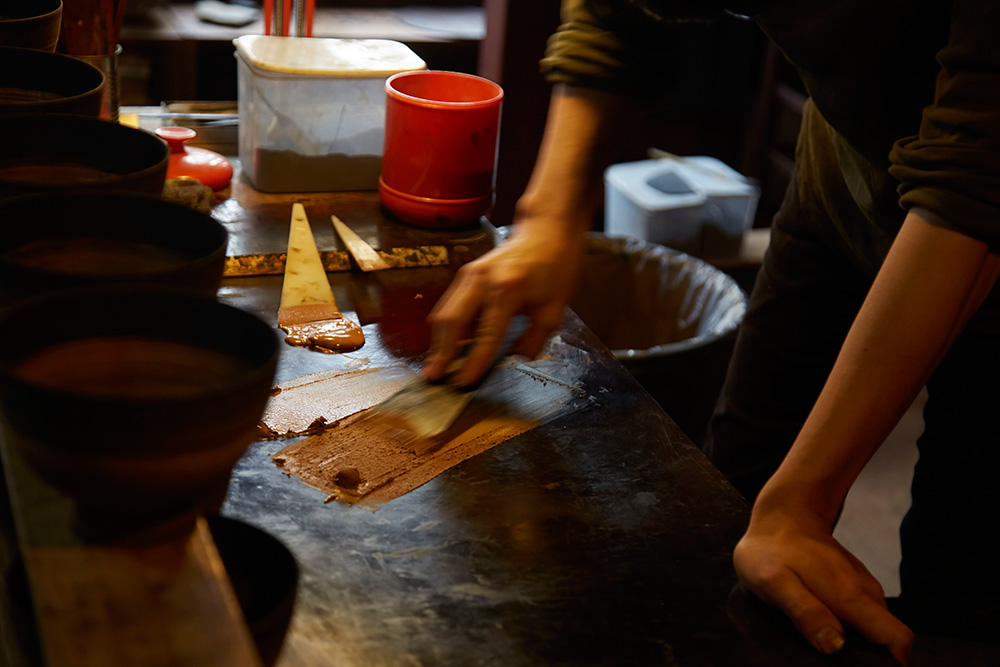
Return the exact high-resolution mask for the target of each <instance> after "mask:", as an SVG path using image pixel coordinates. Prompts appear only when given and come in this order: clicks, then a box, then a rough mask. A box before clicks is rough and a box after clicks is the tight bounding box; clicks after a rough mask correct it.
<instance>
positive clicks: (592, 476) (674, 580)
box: [136, 175, 996, 667]
mask: <svg viewBox="0 0 1000 667" xmlns="http://www.w3.org/2000/svg"><path fill="white" fill-rule="evenodd" d="M296 200H298V201H301V202H302V203H303V204H304V206H305V208H306V211H307V214H308V215H309V217H310V220H311V222H312V226H313V229H314V232H315V235H316V238H317V245H318V246H319V249H320V250H321V251H323V250H328V251H329V250H336V249H339V245H338V244H339V242H338V241H337V240H335V239H334V237H333V233H332V229H330V227H329V225H328V222H327V220H328V216H329V215H330V214H331V213H334V214H336V215H338V216H339V217H341V218H342V219H343V220H344V221H345V222H347V223H348V224H349V225H350V226H351V227H352V228H354V229H355V231H357V232H358V233H359V234H360V235H361V236H362V237H363V238H365V239H366V240H368V241H369V242H370V243H372V244H373V245H375V246H376V247H380V248H384V247H397V246H398V247H407V246H416V245H431V244H439V245H444V246H446V247H447V248H448V252H449V257H450V259H451V262H450V265H449V266H436V267H421V268H407V269H395V270H390V271H383V272H377V273H374V274H361V273H359V272H352V271H339V272H334V273H330V274H329V276H330V280H331V283H332V285H333V287H334V291H335V294H336V297H337V299H338V303H339V304H340V306H341V308H342V309H343V310H344V311H345V313H346V314H347V315H348V316H349V317H352V318H355V319H357V320H358V321H360V322H361V324H362V325H363V328H364V331H365V335H366V338H367V343H366V345H365V347H363V348H362V349H361V350H359V351H357V352H355V353H351V354H350V355H323V354H318V353H314V352H310V351H308V350H305V349H301V348H293V347H286V348H283V350H282V358H281V362H280V365H279V370H278V378H277V381H279V382H280V381H283V380H288V379H292V378H296V377H299V376H301V375H303V374H306V373H310V372H315V371H319V370H325V369H340V368H349V367H357V365H358V364H365V365H369V366H372V367H378V366H385V365H390V364H394V363H398V362H399V361H400V360H402V361H405V362H409V363H411V364H414V365H416V364H418V363H419V359H420V355H421V354H422V352H423V348H424V346H425V345H426V340H427V339H426V327H425V323H424V318H425V317H426V313H427V311H428V310H429V309H430V307H431V306H432V305H433V303H434V301H435V300H436V298H437V296H438V295H440V294H441V293H442V291H443V290H444V288H445V287H446V286H447V284H448V282H449V281H450V279H451V276H452V273H453V271H454V269H455V268H456V267H457V265H459V264H461V263H462V262H465V261H468V260H469V259H470V258H473V257H475V256H478V255H479V254H481V253H482V252H485V251H486V250H487V249H488V248H489V247H491V246H492V245H493V244H494V243H495V242H496V241H495V239H496V236H495V233H494V231H493V230H492V228H490V227H489V225H488V224H486V223H485V222H484V223H481V224H477V225H474V226H471V227H470V228H467V229H461V230H452V231H446V232H444V231H431V230H423V229H417V228H414V227H409V226H406V225H403V224H401V223H398V222H395V221H394V220H392V219H391V218H389V217H388V216H387V215H386V214H385V213H384V212H383V210H382V209H381V208H380V206H379V204H378V200H377V195H376V194H375V193H345V194H309V195H301V196H293V195H262V194H260V193H256V192H255V191H253V189H252V188H251V187H250V186H249V185H248V184H247V183H246V182H244V181H243V180H242V177H241V176H239V175H238V176H237V180H236V182H235V183H234V185H233V187H232V189H231V190H229V191H225V192H223V193H222V194H221V196H220V197H219V199H218V201H217V204H216V206H215V208H214V210H213V214H214V215H215V217H216V218H217V219H219V220H220V221H222V222H223V223H224V224H225V225H226V226H227V228H228V229H229V231H230V233H231V246H230V254H234V255H239V254H245V253H248V252H252V253H264V254H266V253H281V252H283V251H284V248H285V241H286V234H287V220H288V218H289V216H290V210H291V203H292V201H296ZM280 285H281V276H280V275H270V276H249V277H233V278H228V279H226V281H225V284H224V286H223V288H222V289H221V290H220V293H219V296H220V298H221V299H222V300H223V301H226V302H229V303H232V304H234V305H236V306H238V307H241V308H244V309H247V310H249V311H251V312H254V313H256V314H257V315H259V316H260V317H262V318H263V319H265V320H266V321H269V322H271V323H272V324H274V323H275V315H276V311H277V307H278V298H279V293H280ZM416 294H420V295H422V297H423V298H420V299H417V298H415V295H416ZM559 339H560V341H561V344H562V345H565V346H568V347H571V348H573V349H575V350H578V351H579V352H580V355H579V357H578V361H576V362H574V363H576V364H577V368H576V370H577V371H578V375H579V378H580V386H581V387H582V388H583V389H584V391H585V393H586V395H587V405H586V406H585V407H584V408H583V409H580V410H577V411H576V412H573V413H572V414H570V415H568V416H566V417H563V418H559V419H556V420H554V421H551V422H549V423H545V424H543V425H541V426H539V427H537V428H535V429H533V430H531V431H528V432H527V433H523V434H522V435H520V436H518V437H516V438H514V439H511V440H508V441H507V442H504V443H501V444H500V445H497V446H496V447H494V448H492V449H490V450H489V451H487V452H485V453H483V454H480V455H479V456H476V457H474V458H472V459H469V460H467V461H465V462H463V463H461V464H459V465H457V466H456V467H454V468H451V469H449V470H448V471H446V472H445V473H443V474H441V475H439V476H438V477H436V478H434V479H433V480H431V481H430V482H428V483H427V484H425V485H423V486H421V487H419V488H417V489H416V490H414V491H412V492H410V493H408V494H405V495H403V496H401V497H399V498H396V499H395V500H392V501H390V502H388V503H386V504H384V505H383V506H381V507H380V508H379V509H378V510H377V511H372V510H371V509H366V508H363V507H357V506H355V507H349V506H346V505H342V504H339V503H336V502H332V503H325V502H324V500H325V498H326V496H325V494H324V493H323V492H321V491H318V490H316V489H314V488H312V487H309V486H306V485H305V484H303V483H302V482H301V481H299V480H298V479H296V478H294V477H290V476H288V475H285V474H283V473H282V472H281V471H280V470H279V469H278V468H277V467H276V466H275V465H274V463H273V461H272V460H271V458H270V456H271V455H272V454H274V453H275V452H276V451H278V449H280V448H281V447H283V446H284V445H285V444H287V443H285V442H281V441H260V442H255V443H253V444H251V446H250V447H249V449H248V451H247V454H246V455H245V457H244V458H243V459H242V460H241V461H240V462H239V463H238V464H237V466H236V468H235V470H234V473H233V478H232V483H231V486H230V489H229V494H228V496H227V499H226V502H225V505H224V507H223V514H225V515H227V516H230V517H232V518H237V519H240V520H242V521H245V522H247V523H250V524H253V525H256V526H258V527H260V528H263V529H264V530H266V531H267V532H269V533H271V534H272V535H274V536H275V537H277V538H279V539H281V540H282V541H283V542H284V543H285V544H286V545H287V546H288V547H289V548H290V549H291V551H292V552H293V553H294V555H295V557H296V559H297V561H298V563H299V565H300V569H301V577H300V581H299V589H298V600H297V603H296V608H295V613H294V617H293V620H292V624H291V628H290V630H289V633H288V636H287V638H286V642H285V648H284V651H283V653H282V656H281V658H280V662H279V664H282V665H287V666H289V667H293V666H294V667H297V666H300V665H338V666H341V665H342V666H345V667H352V666H355V665H358V666H360V665H365V666H369V665H504V666H505V667H509V666H516V665H570V664H572V665H587V664H590V665H678V666H683V667H688V666H703V665H704V666H710V665H711V666H715V665H788V666H795V667H809V666H811V665H817V666H822V665H873V666H879V665H891V664H893V663H892V660H891V658H890V657H889V656H888V654H887V653H886V652H884V651H883V650H881V649H880V648H878V647H874V646H871V645H869V644H867V643H866V642H864V641H863V640H861V639H859V638H857V637H853V636H852V637H850V638H849V641H848V645H847V647H846V648H845V650H844V652H843V653H842V654H841V655H839V656H836V657H827V656H821V655H818V654H816V653H815V652H814V651H813V650H812V649H811V648H810V647H809V646H808V645H807V644H806V643H805V642H804V641H803V640H802V639H800V638H799V637H798V636H797V635H796V634H795V633H794V632H793V630H792V628H791V626H790V624H789V623H788V622H787V621H786V620H785V619H783V618H782V617H780V616H778V615H777V614H776V613H775V612H773V611H772V610H770V609H768V608H765V607H763V606H762V605H761V604H760V603H759V602H757V601H756V600H755V599H753V598H751V597H749V596H746V595H744V594H742V593H741V592H739V591H738V590H735V592H734V584H735V578H734V574H733V571H732V565H731V561H730V557H731V550H732V547H733V546H734V544H735V543H736V541H737V539H738V538H739V536H740V534H741V532H742V530H743V528H744V526H745V523H746V520H747V516H748V507H747V505H746V503H745V501H744V500H743V499H742V498H741V497H740V496H739V495H738V494H737V493H736V492H735V491H734V490H733V489H732V487H730V486H729V485H728V484H727V483H726V482H725V481H724V480H723V479H722V477H721V476H720V474H719V473H718V472H717V471H716V470H715V469H714V468H713V467H712V466H711V465H710V464H709V463H708V461H707V460H706V459H705V458H704V456H703V455H702V454H701V453H700V451H698V450H697V449H696V448H695V447H694V446H693V445H692V444H691V442H690V441H689V440H688V438H687V437H686V436H685V435H684V434H683V433H682V432H681V431H680V429H678V428H677V426H676V425H675V424H674V422H673V421H672V420H671V419H670V417H669V416H667V415H666V414H665V413H664V412H663V411H662V410H661V409H660V408H659V407H658V405H657V404H656V403H655V402H654V401H653V400H652V399H651V397H650V396H649V395H648V394H646V393H645V392H644V390H642V389H641V387H640V386H639V385H638V384H637V383H636V382H635V381H634V380H633V379H632V377H631V376H630V375H629V374H628V373H627V372H625V371H624V369H623V368H622V367H621V365H620V364H619V363H618V362H617V361H616V360H615V359H614V358H613V357H612V355H611V354H610V353H609V352H608V350H607V349H606V348H605V347H604V346H603V344H602V343H601V342H600V341H599V340H597V339H596V338H595V337H594V336H593V335H592V334H591V333H590V332H589V330H587V329H586V328H585V327H584V326H583V324H582V323H581V322H580V321H579V320H578V319H577V318H576V317H575V316H573V315H572V314H569V316H568V318H567V320H566V322H565V324H564V326H563V327H562V328H561V330H560V332H559ZM678 381H683V380H682V379H678ZM140 566H141V564H140ZM168 585H169V584H168ZM136 613H143V612H142V611H141V610H137V612H136ZM206 632H207V633H211V632H212V630H210V629H209V630H207V631H206ZM206 636H208V634H206ZM166 648H169V647H166ZM956 656H964V657H963V658H962V662H960V663H957V664H971V665H975V664H982V665H986V664H995V663H993V662H991V660H992V659H994V658H995V657H996V653H995V647H988V646H982V645H978V644H970V643H961V642H957V641H953V640H948V639H943V638H939V637H934V636H921V637H920V638H919V639H918V644H917V650H916V653H915V656H914V661H913V662H912V663H911V664H913V665H918V666H919V665H941V664H956V663H954V662H946V661H945V659H946V658H947V659H948V660H951V659H953V658H955V657H956ZM164 657H165V662H164V663H163V664H171V663H170V662H169V656H164ZM199 664H201V663H199ZM204 664H210V663H204Z"/></svg>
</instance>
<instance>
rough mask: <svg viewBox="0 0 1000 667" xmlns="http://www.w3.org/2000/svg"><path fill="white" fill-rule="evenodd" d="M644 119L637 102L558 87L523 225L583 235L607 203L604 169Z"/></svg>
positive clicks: (521, 209) (523, 206)
mask: <svg viewBox="0 0 1000 667" xmlns="http://www.w3.org/2000/svg"><path fill="white" fill-rule="evenodd" d="M640 120H641V108H640V105H639V104H638V103H637V102H636V101H634V100H631V99H629V98H626V97H623V96H620V95H616V94H613V93H608V92H604V91H599V90H592V89H587V88H577V87H573V86H568V85H565V84H559V85H557V86H556V87H555V89H554V90H553V93H552V99H551V102H550V104H549V114H548V118H547V121H546V125H545V134H544V136H543V138H542V144H541V147H540V149H539V152H538V158H537V160H536V162H535V167H534V169H533V171H532V174H531V179H530V180H529V182H528V186H527V188H526V189H525V192H524V195H523V196H522V197H521V198H520V200H519V201H518V204H517V221H518V222H519V223H520V222H524V223H527V224H528V225H532V226H534V225H537V224H539V223H541V224H544V225H546V226H548V227H550V230H549V231H550V232H552V231H553V230H552V229H551V227H553V226H558V227H559V232H561V233H565V234H570V235H574V236H575V235H579V236H582V235H583V233H584V232H585V231H587V229H589V228H590V223H591V219H592V215H593V212H594V210H595V207H596V206H597V205H599V203H600V202H601V193H602V192H603V187H604V186H603V175H604V169H605V168H606V167H607V166H608V165H609V164H610V163H611V162H612V160H613V159H614V158H615V157H616V154H617V151H618V149H619V148H620V146H621V145H622V142H623V136H624V135H625V134H626V133H627V129H628V128H634V127H636V126H637V124H638V123H639V121H640Z"/></svg>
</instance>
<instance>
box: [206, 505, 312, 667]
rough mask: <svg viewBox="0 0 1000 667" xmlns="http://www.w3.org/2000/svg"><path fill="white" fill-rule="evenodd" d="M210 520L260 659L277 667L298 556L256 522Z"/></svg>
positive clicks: (292, 598)
mask: <svg viewBox="0 0 1000 667" xmlns="http://www.w3.org/2000/svg"><path fill="white" fill-rule="evenodd" d="M205 518H206V519H207V520H208V527H209V529H210V530H211V532H212V538H213V539H214V540H215V546H216V548H217V549H218V550H219V557H220V558H221V559H222V564H223V565H225V567H226V572H227V574H228V575H229V581H230V583H231V584H232V586H233V592H234V593H235V594H236V599H237V601H239V603H240V608H241V609H242V610H243V617H244V619H245V620H246V623H247V627H248V628H249V630H250V634H251V635H252V636H253V640H254V643H255V644H256V646H257V651H258V653H260V659H261V662H263V663H264V665H265V666H267V665H273V664H275V663H276V662H277V660H278V656H279V654H280V653H281V645H282V643H283V642H284V639H285V633H286V632H287V630H288V625H289V623H290V622H291V619H292V611H293V610H294V607H295V594H296V589H297V586H298V579H299V568H298V564H297V563H296V562H295V557H294V556H293V555H292V552H291V551H289V550H288V548H287V547H286V546H285V545H284V544H282V543H281V541H280V540H278V539H277V538H275V537H273V536H272V535H270V534H268V533H267V532H265V531H263V530H261V529H259V528H256V527H255V526H251V525H250V524H248V523H244V522H242V521H238V520H236V519H231V518H228V517H223V516H219V515H217V514H216V515H211V514H210V515H208V516H206V517H205Z"/></svg>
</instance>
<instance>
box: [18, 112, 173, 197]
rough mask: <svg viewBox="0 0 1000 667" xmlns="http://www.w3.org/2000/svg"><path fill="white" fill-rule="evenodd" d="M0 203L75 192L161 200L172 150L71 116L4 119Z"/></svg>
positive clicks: (137, 133)
mask: <svg viewBox="0 0 1000 667" xmlns="http://www.w3.org/2000/svg"><path fill="white" fill-rule="evenodd" d="M2 122H3V125H4V143H3V150H2V151H0V199H4V198H7V197H14V196H17V195H20V194H28V193H31V192H55V191H58V190H67V189H73V188H85V189H87V190H105V191H108V190H119V191H129V192H143V193H146V194H151V195H160V194H162V192H163V185H164V183H166V180H167V165H168V163H169V161H170V151H169V150H168V149H167V144H166V142H164V141H163V140H162V139H160V138H159V137H157V136H156V135H154V134H153V133H152V132H147V131H145V130H138V129H135V128H132V127H127V126H124V125H119V124H118V123H112V122H110V121H105V120H100V119H99V118H90V117H87V116H74V115H72V114H48V113H44V114H43V113H38V114H8V115H6V116H3V120H2Z"/></svg>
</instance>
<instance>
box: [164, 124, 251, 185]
mask: <svg viewBox="0 0 1000 667" xmlns="http://www.w3.org/2000/svg"><path fill="white" fill-rule="evenodd" d="M156 136H158V137H160V138H161V139H163V140H164V141H166V142H167V146H169V147H170V163H169V164H168V165H167V178H182V177H188V178H196V179H198V180H199V181H201V182H202V183H204V184H205V185H207V186H208V187H210V188H212V190H221V189H223V188H225V187H226V186H227V185H229V181H231V180H232V178H233V165H231V164H230V163H229V160H227V159H226V158H224V157H223V156H222V155H220V154H219V153H216V152H215V151H210V150H208V149H207V148H199V147H197V146H185V145H184V142H186V141H190V140H191V139H194V138H195V137H196V136H198V135H197V133H196V132H195V131H194V130H192V129H191V128H188V127H161V128H158V129H157V130H156Z"/></svg>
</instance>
